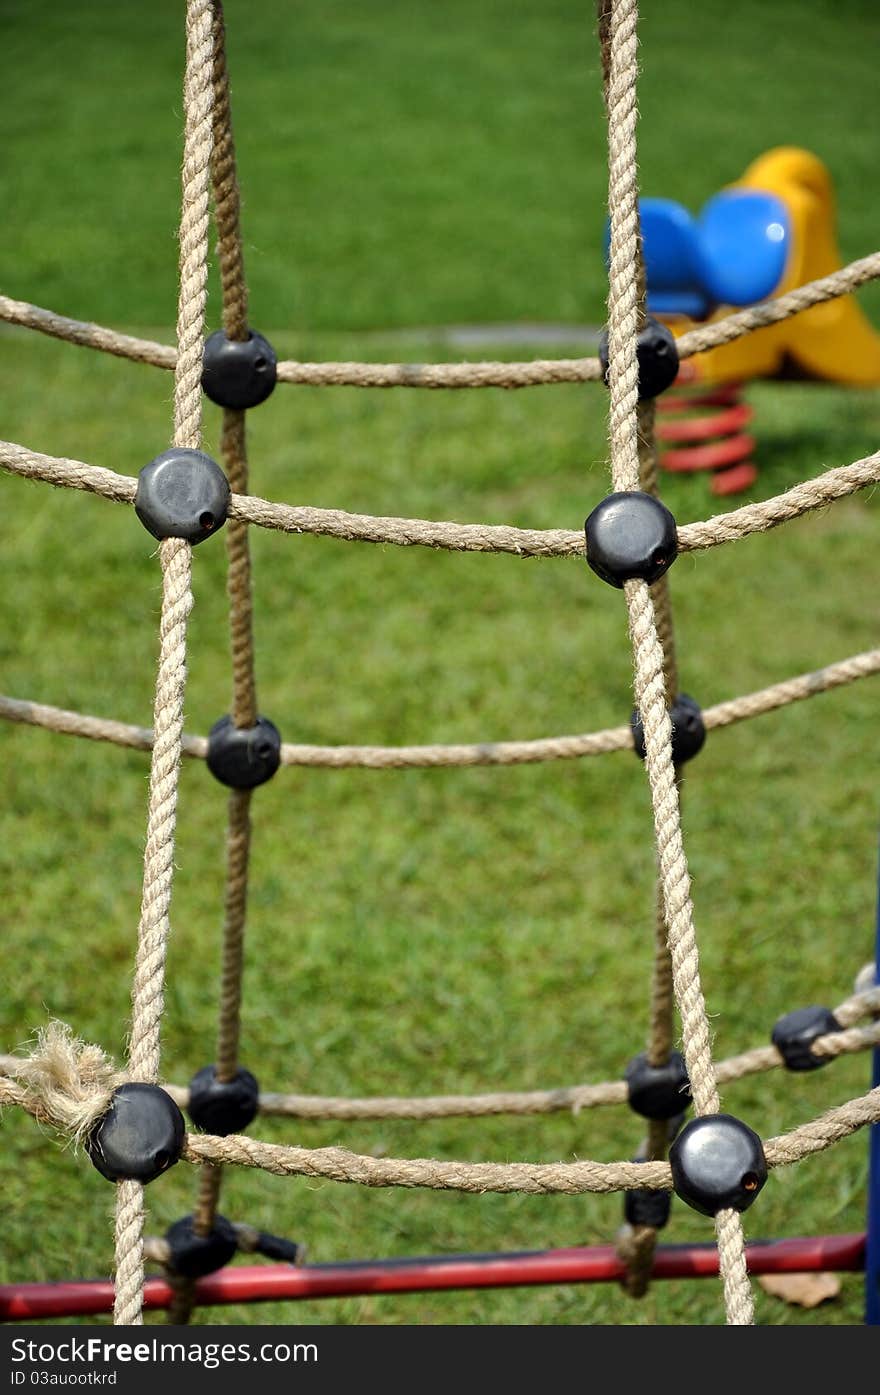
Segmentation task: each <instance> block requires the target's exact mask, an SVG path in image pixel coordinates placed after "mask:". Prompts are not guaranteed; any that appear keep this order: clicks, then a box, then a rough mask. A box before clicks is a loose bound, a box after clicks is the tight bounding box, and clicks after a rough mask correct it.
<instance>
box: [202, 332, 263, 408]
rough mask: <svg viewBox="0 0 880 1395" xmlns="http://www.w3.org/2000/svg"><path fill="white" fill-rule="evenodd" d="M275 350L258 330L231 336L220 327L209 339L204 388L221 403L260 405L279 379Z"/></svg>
mask: <svg viewBox="0 0 880 1395" xmlns="http://www.w3.org/2000/svg"><path fill="white" fill-rule="evenodd" d="M277 362H278V361H277V359H276V357H275V350H274V349H273V348H272V345H271V344H270V343H269V341H268V339H264V338H263V336H262V334H257V332H256V330H253V329H251V330H249V331H248V338H247V339H241V340H239V339H227V337H226V334H225V333H224V331H223V330H222V329H218V330H217V331H216V332H215V333H214V334H212V335H210V336H209V337H208V339H206V341H205V351H204V356H203V359H202V388H203V389H204V392H205V394H206V396H208V397H210V399H211V401H212V402H216V403H217V405H218V407H232V408H234V409H236V410H239V411H242V410H244V408H246V407H257V406H259V404H260V403H261V402H265V400H266V398H267V397H268V396H269V394H270V393H271V392H272V391H273V389H274V387H275V383H276V381H277V372H276V369H277Z"/></svg>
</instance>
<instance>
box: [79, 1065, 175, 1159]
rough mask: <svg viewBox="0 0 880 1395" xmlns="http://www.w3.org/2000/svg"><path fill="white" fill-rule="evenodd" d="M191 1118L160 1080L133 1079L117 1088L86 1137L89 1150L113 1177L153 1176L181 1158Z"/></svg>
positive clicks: (87, 1149)
mask: <svg viewBox="0 0 880 1395" xmlns="http://www.w3.org/2000/svg"><path fill="white" fill-rule="evenodd" d="M185 1136H186V1124H185V1123H184V1118H183V1115H182V1114H181V1112H180V1110H179V1109H178V1107H177V1105H176V1104H175V1103H174V1100H173V1099H172V1098H171V1096H170V1095H169V1094H167V1093H166V1092H165V1091H164V1090H163V1089H162V1087H161V1086H160V1085H147V1084H143V1083H140V1082H137V1081H133V1082H131V1083H129V1084H126V1085H120V1086H119V1088H118V1089H117V1090H115V1091H114V1093H113V1099H112V1102H111V1104H110V1108H109V1110H108V1111H107V1113H106V1114H105V1115H104V1117H103V1118H102V1119H99V1120H98V1122H97V1124H96V1125H95V1127H94V1128H93V1129H92V1132H91V1134H90V1135H89V1137H88V1139H87V1141H86V1145H85V1147H86V1152H87V1153H88V1155H89V1157H90V1158H91V1160H92V1162H93V1163H94V1165H95V1167H96V1168H97V1169H98V1171H99V1172H100V1173H101V1175H102V1177H106V1178H107V1180H108V1182H122V1181H124V1180H126V1179H129V1180H131V1181H134V1182H142V1183H144V1185H146V1183H147V1182H152V1181H153V1180H154V1179H155V1178H156V1177H159V1176H160V1175H161V1174H162V1173H163V1172H167V1171H168V1168H169V1167H173V1165H174V1164H175V1163H176V1162H178V1161H179V1159H180V1155H181V1153H182V1152H183V1143H184V1138H185Z"/></svg>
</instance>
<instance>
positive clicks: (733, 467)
mask: <svg viewBox="0 0 880 1395" xmlns="http://www.w3.org/2000/svg"><path fill="white" fill-rule="evenodd" d="M706 407H720V408H722V409H723V410H722V411H715V412H711V413H710V414H709V415H706V413H705V410H704V409H705V408H706ZM657 408H658V412H659V413H661V414H662V415H663V417H666V418H669V419H667V420H663V419H661V420H659V421H658V423H657V437H658V439H659V440H661V441H672V442H675V449H673V450H665V451H663V452H661V455H660V464H661V466H662V467H663V469H664V470H673V471H675V472H679V471H689V470H714V471H716V474H715V477H714V479H713V480H712V483H711V486H710V488H711V490H712V493H713V494H739V493H741V491H742V490H744V489H748V488H749V486H750V485H752V484H754V482H755V480H756V479H757V477H758V471H757V469H756V467H755V465H754V463H753V462H752V460H750V458H749V457H750V456H751V454H752V452H753V451H754V449H755V438H754V436H750V435H749V434H748V433H747V432H745V431H744V430H743V427H745V426H748V424H749V422H750V421H751V419H752V415H753V412H752V408H751V407H750V406H749V404H748V403H747V402H744V401H743V399H742V392H741V388H740V385H739V383H725V384H723V385H716V386H714V387H705V386H704V387H695V386H693V385H688V386H685V382H684V380H683V379H682V378H678V379H677V380H676V382H675V384H674V385H673V387H672V389H671V390H670V391H669V392H667V393H665V394H664V396H663V397H660V398H658V400H657Z"/></svg>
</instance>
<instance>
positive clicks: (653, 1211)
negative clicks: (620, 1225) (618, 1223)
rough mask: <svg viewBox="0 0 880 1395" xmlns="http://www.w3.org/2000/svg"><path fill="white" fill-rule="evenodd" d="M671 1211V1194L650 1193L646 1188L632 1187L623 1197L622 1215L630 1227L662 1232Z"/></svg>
mask: <svg viewBox="0 0 880 1395" xmlns="http://www.w3.org/2000/svg"><path fill="white" fill-rule="evenodd" d="M671 1209H672V1193H671V1192H652V1191H649V1190H648V1188H647V1187H634V1188H633V1189H632V1191H628V1192H624V1195H623V1215H624V1219H625V1220H626V1221H628V1222H629V1224H630V1225H634V1226H643V1225H647V1226H650V1227H651V1229H652V1230H662V1229H663V1227H664V1226H665V1225H666V1223H667V1221H668V1220H669V1213H670V1211H671Z"/></svg>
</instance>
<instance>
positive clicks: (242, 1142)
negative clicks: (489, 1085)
mask: <svg viewBox="0 0 880 1395" xmlns="http://www.w3.org/2000/svg"><path fill="white" fill-rule="evenodd" d="M878 1121H880V1087H878V1088H876V1089H874V1090H871V1091H870V1092H869V1093H868V1094H866V1095H863V1096H859V1097H858V1098H857V1099H853V1100H848V1101H847V1103H846V1104H843V1105H838V1106H837V1107H836V1108H834V1109H830V1110H828V1111H827V1113H825V1114H823V1115H821V1116H820V1118H818V1119H814V1120H813V1121H812V1122H811V1123H808V1124H803V1125H801V1126H800V1128H797V1129H793V1130H792V1131H791V1132H790V1133H788V1134H783V1135H781V1136H780V1137H778V1138H771V1139H768V1140H767V1141H766V1142H765V1144H764V1153H765V1156H766V1159H767V1165H768V1167H771V1168H772V1167H781V1166H787V1165H788V1164H790V1163H794V1162H798V1161H800V1159H801V1158H804V1157H808V1156H810V1155H811V1154H813V1153H818V1152H821V1151H822V1150H823V1149H825V1148H830V1147H831V1145H832V1144H834V1143H838V1142H839V1141H840V1140H841V1139H843V1138H846V1137H848V1136H849V1135H850V1134H851V1133H854V1132H855V1131H856V1130H857V1129H860V1128H864V1127H865V1126H866V1125H869V1124H875V1123H877V1122H878ZM184 1157H185V1158H187V1159H188V1160H189V1161H190V1162H210V1163H215V1164H216V1163H219V1162H222V1163H234V1164H237V1165H239V1166H242V1167H255V1168H260V1169H261V1170H263V1171H265V1172H271V1173H274V1174H275V1176H278V1177H291V1176H298V1177H322V1178H325V1179H327V1180H328V1181H331V1182H354V1183H357V1184H359V1185H360V1186H366V1187H425V1188H430V1189H433V1190H441V1191H450V1190H451V1191H459V1192H477V1193H483V1192H502V1193H511V1192H518V1193H531V1194H547V1193H553V1194H558V1193H563V1194H567V1195H570V1196H571V1195H579V1194H581V1193H583V1192H612V1191H623V1190H628V1189H630V1188H635V1187H638V1188H646V1189H647V1190H650V1191H668V1190H669V1189H670V1188H671V1186H672V1174H671V1171H670V1168H669V1165H668V1163H664V1162H646V1163H632V1162H614V1163H598V1162H592V1161H579V1162H574V1163H526V1162H521V1163H467V1162H457V1161H456V1162H446V1161H443V1162H441V1161H438V1160H437V1159H434V1158H411V1159H410V1158H373V1157H367V1156H364V1155H363V1154H359V1153H350V1152H349V1151H348V1150H347V1149H345V1148H295V1147H290V1146H285V1145H284V1144H279V1143H263V1142H261V1141H260V1140H258V1139H252V1138H247V1137H244V1136H242V1135H230V1136H228V1137H226V1138H216V1137H212V1136H210V1135H207V1134H188V1135H187V1140H186V1146H185V1149H184Z"/></svg>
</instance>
